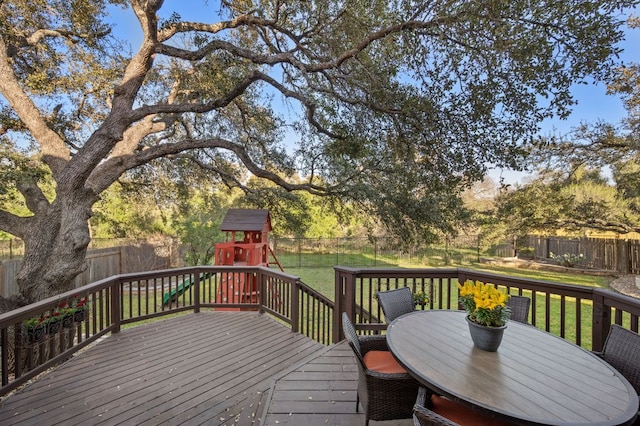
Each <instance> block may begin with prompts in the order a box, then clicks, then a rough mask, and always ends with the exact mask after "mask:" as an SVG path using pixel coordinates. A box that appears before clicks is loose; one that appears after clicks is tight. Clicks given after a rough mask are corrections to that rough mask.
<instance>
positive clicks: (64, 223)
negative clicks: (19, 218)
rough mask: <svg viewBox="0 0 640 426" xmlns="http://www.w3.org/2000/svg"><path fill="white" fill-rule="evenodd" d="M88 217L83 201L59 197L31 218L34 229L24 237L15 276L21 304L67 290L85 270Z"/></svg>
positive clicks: (85, 201) (88, 208)
mask: <svg viewBox="0 0 640 426" xmlns="http://www.w3.org/2000/svg"><path fill="white" fill-rule="evenodd" d="M89 203H90V201H89ZM89 205H90V204H89ZM90 216H91V213H90V207H88V200H87V199H84V200H82V199H78V197H60V196H59V197H58V198H57V199H56V200H55V201H54V202H53V203H52V204H51V205H50V206H48V208H47V209H45V210H44V211H43V212H42V214H40V215H37V216H36V217H34V219H35V221H34V226H32V227H31V228H30V230H29V232H28V233H27V234H26V235H25V238H24V244H25V257H24V260H23V262H22V265H21V267H20V271H19V272H18V275H17V277H16V279H17V284H18V288H19V289H20V294H19V299H20V301H21V302H22V303H26V304H28V303H34V302H36V301H38V300H41V299H44V298H47V297H50V296H53V295H56V294H59V293H61V292H63V291H67V290H70V289H71V287H72V284H73V280H74V278H75V277H76V276H77V275H78V274H80V273H82V271H84V270H85V269H86V263H85V255H86V252H87V247H88V245H89V242H90V241H91V238H90V236H89V222H88V220H89V217H90Z"/></svg>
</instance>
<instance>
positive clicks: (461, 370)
mask: <svg viewBox="0 0 640 426" xmlns="http://www.w3.org/2000/svg"><path fill="white" fill-rule="evenodd" d="M465 316H466V313H465V312H462V311H447V310H434V311H417V312H413V313H409V314H406V315H403V316H401V317H399V318H397V319H396V320H395V321H393V322H392V323H391V324H389V327H388V328H387V342H388V344H389V349H390V350H391V352H392V353H393V355H394V356H395V357H396V358H397V360H398V361H399V362H400V363H401V364H402V365H403V366H404V367H405V368H406V369H407V371H409V372H410V373H411V374H412V375H413V376H414V377H415V378H416V379H417V380H418V381H420V382H421V383H422V384H423V385H424V386H425V387H427V388H429V389H430V390H432V391H433V392H435V393H437V394H439V395H444V396H446V397H448V398H451V399H453V400H456V401H459V402H461V403H463V404H467V405H468V406H470V407H472V408H474V409H478V410H482V411H484V412H485V413H487V414H489V415H492V416H494V417H495V418H498V419H503V420H508V421H512V422H514V423H517V424H533V425H621V424H631V423H632V422H633V420H634V419H635V417H636V415H637V413H638V395H637V394H636V392H635V390H634V389H633V387H632V386H631V384H630V383H629V381H627V380H626V379H625V378H624V377H623V376H622V375H621V374H620V373H618V371H617V370H615V369H614V368H613V367H611V366H610V365H609V364H607V363H606V362H605V361H603V360H602V359H600V358H599V357H597V356H596V355H594V354H593V353H591V352H589V351H587V350H585V349H583V348H581V347H580V346H577V345H575V344H573V343H571V342H569V341H567V340H564V339H562V338H560V337H557V336H554V335H552V334H550V333H547V332H545V331H543V330H540V329H538V328H536V327H534V326H531V325H527V324H522V323H519V322H515V321H509V322H508V326H507V329H506V330H505V333H504V336H503V339H502V344H501V345H500V347H499V348H498V350H497V351H496V352H485V351H482V350H480V349H477V348H475V347H474V346H473V342H472V340H471V337H470V335H469V327H468V324H467V323H466V320H465Z"/></svg>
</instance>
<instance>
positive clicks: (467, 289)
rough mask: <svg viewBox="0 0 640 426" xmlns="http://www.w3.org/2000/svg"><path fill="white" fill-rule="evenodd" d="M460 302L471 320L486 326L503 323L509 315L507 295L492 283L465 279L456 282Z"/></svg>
mask: <svg viewBox="0 0 640 426" xmlns="http://www.w3.org/2000/svg"><path fill="white" fill-rule="evenodd" d="M458 290H459V294H460V299H459V300H460V304H461V305H462V306H463V307H464V309H465V310H466V311H467V312H468V314H469V317H470V318H471V320H472V321H474V322H477V323H479V324H483V325H487V326H501V325H504V323H505V322H506V320H507V318H508V317H509V314H508V309H507V308H506V303H507V299H508V297H509V296H508V295H507V294H505V293H504V292H502V291H500V290H498V289H497V288H496V287H495V286H494V285H493V284H490V283H483V282H481V281H475V282H473V281H471V280H467V281H465V283H464V284H460V283H458Z"/></svg>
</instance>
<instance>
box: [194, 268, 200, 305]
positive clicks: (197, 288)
mask: <svg viewBox="0 0 640 426" xmlns="http://www.w3.org/2000/svg"><path fill="white" fill-rule="evenodd" d="M193 279H194V280H195V281H194V283H195V284H196V285H195V286H193V297H194V298H195V299H196V300H195V303H194V304H193V313H195V314H197V313H199V312H200V285H201V283H200V270H199V269H197V270H196V272H195V273H194V276H193Z"/></svg>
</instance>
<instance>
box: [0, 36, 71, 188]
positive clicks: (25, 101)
mask: <svg viewBox="0 0 640 426" xmlns="http://www.w3.org/2000/svg"><path fill="white" fill-rule="evenodd" d="M10 63H11V60H10V59H9V57H8V56H7V46H6V44H5V42H4V39H3V38H2V37H0V93H2V95H3V96H4V97H5V99H6V100H7V101H8V102H9V104H10V105H11V108H13V110H14V111H15V112H16V114H17V115H18V117H20V120H21V121H22V122H23V123H24V125H25V126H26V127H27V128H28V129H29V131H30V132H31V134H32V135H33V137H34V138H35V140H36V141H38V143H39V144H40V146H41V147H42V154H43V161H44V162H45V163H46V164H47V165H48V166H49V168H50V169H51V171H52V173H53V174H54V175H57V174H58V173H59V172H60V170H61V169H62V168H63V167H64V165H65V164H66V163H67V161H68V160H69V159H70V158H71V153H70V152H69V149H68V148H67V147H66V145H65V144H64V141H63V140H62V138H61V137H60V136H59V135H58V134H57V133H56V132H54V131H53V130H51V129H50V128H49V127H48V126H47V123H46V121H45V119H44V117H43V115H42V114H41V113H40V111H39V110H38V108H37V107H36V105H35V104H34V103H33V101H32V100H31V98H30V97H29V96H27V94H26V93H25V91H24V90H23V88H22V86H21V85H20V83H19V82H18V80H17V79H16V76H15V74H14V72H13V69H12V68H11V65H10Z"/></svg>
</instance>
